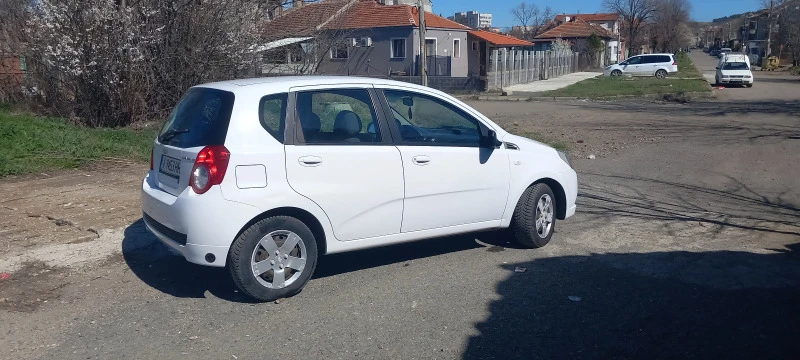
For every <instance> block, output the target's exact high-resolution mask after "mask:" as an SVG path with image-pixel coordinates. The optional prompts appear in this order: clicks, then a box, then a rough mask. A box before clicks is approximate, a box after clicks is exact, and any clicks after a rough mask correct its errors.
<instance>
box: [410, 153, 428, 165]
mask: <svg viewBox="0 0 800 360" xmlns="http://www.w3.org/2000/svg"><path fill="white" fill-rule="evenodd" d="M411 162H413V163H414V164H417V165H428V164H430V162H431V158H430V157H428V155H417V156H414V158H412V159H411Z"/></svg>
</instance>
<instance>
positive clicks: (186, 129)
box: [153, 87, 234, 196]
mask: <svg viewBox="0 0 800 360" xmlns="http://www.w3.org/2000/svg"><path fill="white" fill-rule="evenodd" d="M233 105H234V95H233V93H231V92H229V91H224V90H219V89H211V88H203V87H194V88H190V89H189V90H187V91H186V93H185V94H184V96H183V97H182V98H181V100H180V101H179V102H178V104H177V105H176V106H175V108H174V109H173V110H172V112H171V113H170V115H169V117H168V118H167V121H166V122H165V123H164V125H163V127H162V128H161V131H160V133H159V135H158V138H157V139H156V142H155V144H154V146H153V169H154V170H155V171H154V175H155V177H156V180H157V182H158V186H159V188H160V189H161V190H163V191H165V192H168V193H170V194H172V195H174V196H178V195H180V194H181V193H182V192H183V191H184V189H186V187H188V186H189V177H190V176H191V171H192V166H193V165H194V161H195V158H196V157H197V154H198V153H199V152H200V150H202V149H203V147H205V146H212V145H224V143H225V137H226V135H227V132H228V125H229V123H230V119H231V112H232V109H233Z"/></svg>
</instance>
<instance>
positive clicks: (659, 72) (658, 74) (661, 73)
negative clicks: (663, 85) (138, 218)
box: [656, 69, 667, 79]
mask: <svg viewBox="0 0 800 360" xmlns="http://www.w3.org/2000/svg"><path fill="white" fill-rule="evenodd" d="M665 77H667V70H664V69H661V70H657V71H656V78H659V79H663V78H665Z"/></svg>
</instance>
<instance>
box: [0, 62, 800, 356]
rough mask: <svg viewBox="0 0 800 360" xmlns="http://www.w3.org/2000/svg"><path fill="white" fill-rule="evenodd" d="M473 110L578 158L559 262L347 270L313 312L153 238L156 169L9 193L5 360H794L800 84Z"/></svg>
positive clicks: (336, 274) (462, 240)
mask: <svg viewBox="0 0 800 360" xmlns="http://www.w3.org/2000/svg"><path fill="white" fill-rule="evenodd" d="M700 56H706V57H707V55H704V54H693V57H697V60H695V62H696V63H700V64H701V66H705V65H703V64H704V63H705V61H706V59H704V58H701V57H700ZM701 70H702V69H701ZM705 71H708V69H705ZM768 76H769V77H768ZM787 94H791V95H787ZM471 105H473V106H475V107H476V108H477V109H478V110H480V111H482V112H484V113H485V114H487V115H488V116H489V117H491V118H493V119H495V120H496V121H497V122H498V123H500V124H501V125H502V126H504V127H506V128H508V129H515V130H516V131H521V132H525V131H530V132H535V133H539V134H542V135H544V136H545V137H547V138H548V139H549V140H552V141H559V142H563V143H565V144H566V145H567V146H568V149H569V151H570V153H572V154H573V157H574V166H575V168H576V169H577V170H578V172H579V182H580V194H579V200H578V212H577V214H576V216H575V217H574V218H571V219H569V220H567V221H563V222H559V223H558V225H557V229H558V230H557V233H556V234H555V235H554V238H553V241H552V243H551V244H549V245H548V246H546V247H544V248H542V249H538V250H524V249H519V248H517V247H515V246H514V245H513V244H512V243H510V242H508V239H503V238H497V237H496V236H495V235H492V234H474V235H468V236H459V237H452V238H444V239H432V240H427V241H422V242H418V243H413V244H404V245H398V246H392V247H387V248H378V249H372V250H366V251H359V252H354V253H348V254H339V255H331V256H326V257H323V258H322V259H321V260H320V264H319V266H318V272H317V274H316V275H315V276H314V278H313V280H312V281H311V283H310V284H309V286H308V287H307V289H306V290H304V291H303V293H301V294H299V295H298V296H296V297H294V298H292V299H287V300H285V301H284V302H283V303H280V304H272V303H270V304H254V303H251V302H249V301H248V300H247V299H246V298H244V297H243V296H241V294H239V293H238V292H236V290H235V288H234V287H233V284H232V283H231V281H230V280H228V278H227V274H226V273H225V272H224V271H223V270H218V269H211V268H205V267H200V266H194V265H191V264H187V263H186V262H185V261H183V260H182V259H181V258H179V257H176V256H174V254H172V253H171V252H170V251H169V250H167V249H166V248H165V247H164V246H162V245H160V244H159V243H158V242H157V241H156V240H155V239H154V238H153V237H152V236H151V235H149V234H147V232H146V231H145V230H144V227H143V225H142V223H141V220H140V217H141V211H140V208H139V186H140V184H141V178H142V176H143V175H144V173H145V172H146V167H147V164H139V165H126V166H121V165H119V164H101V165H97V166H96V167H95V168H93V169H81V170H73V171H63V172H58V173H52V174H36V175H32V176H26V177H18V178H6V179H2V180H0V249H2V251H0V274H6V275H0V318H1V319H2V321H0V349H3V351H1V352H0V358H2V359H22V358H25V359H28V358H31V359H33V358H36V359H38V358H53V357H58V358H64V359H78V358H81V359H88V358H152V357H165V358H177V357H191V358H227V359H234V358H236V359H244V358H255V357H260V356H264V355H267V354H269V355H271V356H275V357H283V356H294V357H298V358H356V357H364V358H416V359H453V358H464V359H467V358H469V359H489V358H498V359H511V358H563V357H568V358H648V359H660V358H664V359H666V358H687V359H688V358H709V357H722V358H729V359H730V358H753V357H757V358H797V357H798V356H800V346H798V345H797V344H796V338H797V336H798V335H800V328H798V326H797V324H796V321H795V320H796V319H797V318H799V317H800V256H798V254H800V248H799V247H798V246H799V245H798V244H800V191H797V189H798V188H800V167H798V166H797V164H798V163H800V78H796V77H788V76H785V75H774V76H773V75H763V76H759V78H758V83H757V85H756V86H755V87H754V88H752V89H745V88H741V89H737V88H732V89H724V90H718V91H717V99H716V100H708V101H702V102H691V103H688V104H674V103H662V102H653V101H645V100H629V101H612V102H584V101H571V102H472V103H471ZM589 155H595V157H594V159H589V158H587V157H588V156H589ZM518 267H520V268H525V269H526V271H525V272H515V271H514V270H515V269H516V268H518Z"/></svg>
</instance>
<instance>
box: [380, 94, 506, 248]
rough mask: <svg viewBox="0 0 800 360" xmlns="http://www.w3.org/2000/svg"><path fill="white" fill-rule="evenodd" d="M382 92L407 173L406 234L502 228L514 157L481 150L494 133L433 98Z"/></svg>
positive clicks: (404, 214) (403, 226)
mask: <svg viewBox="0 0 800 360" xmlns="http://www.w3.org/2000/svg"><path fill="white" fill-rule="evenodd" d="M378 87H379V88H380V86H378ZM382 90H383V91H382V95H384V97H383V98H382V100H385V102H384V104H385V105H386V106H387V108H386V111H387V116H386V118H387V119H394V121H392V120H389V123H390V124H389V126H390V127H391V129H392V131H393V138H394V139H395V143H396V144H397V148H398V149H399V150H400V154H401V156H402V161H403V169H404V172H405V200H404V202H403V224H402V228H401V231H402V232H404V233H405V232H412V231H419V230H430V229H438V228H444V227H448V226H456V225H466V224H477V223H485V224H487V226H491V225H492V224H493V222H495V221H497V222H498V224H499V220H500V219H501V218H502V216H503V211H504V209H505V206H506V201H507V200H508V190H509V176H510V175H509V173H510V170H509V158H508V154H507V152H506V151H507V150H506V149H504V148H502V147H501V148H499V149H495V148H494V147H481V146H480V145H481V137H482V136H484V138H485V135H487V134H488V130H489V128H488V127H487V126H486V125H485V124H483V123H481V122H480V120H478V119H477V118H476V117H474V116H472V115H471V114H470V113H469V112H468V111H466V110H465V109H463V108H461V107H459V106H457V105H456V104H453V103H451V102H448V101H446V100H444V99H441V98H440V97H438V96H434V95H433V94H429V93H425V92H423V91H421V90H400V89H396V88H384V89H382ZM390 117H391V118H390Z"/></svg>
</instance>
